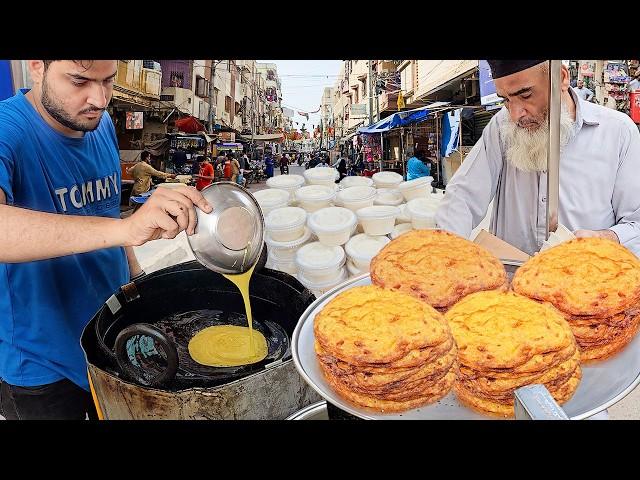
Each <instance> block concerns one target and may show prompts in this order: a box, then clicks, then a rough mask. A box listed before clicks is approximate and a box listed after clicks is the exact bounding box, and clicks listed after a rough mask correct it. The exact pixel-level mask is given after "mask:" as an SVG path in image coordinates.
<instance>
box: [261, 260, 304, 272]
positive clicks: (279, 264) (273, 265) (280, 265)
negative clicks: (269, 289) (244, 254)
mask: <svg viewBox="0 0 640 480" xmlns="http://www.w3.org/2000/svg"><path fill="white" fill-rule="evenodd" d="M264 266H265V267H267V268H270V269H272V270H279V271H281V272H285V273H288V274H289V275H297V274H298V266H297V265H296V263H295V262H286V261H285V262H283V261H280V260H277V259H275V258H273V257H271V256H269V257H267V263H265V265H264Z"/></svg>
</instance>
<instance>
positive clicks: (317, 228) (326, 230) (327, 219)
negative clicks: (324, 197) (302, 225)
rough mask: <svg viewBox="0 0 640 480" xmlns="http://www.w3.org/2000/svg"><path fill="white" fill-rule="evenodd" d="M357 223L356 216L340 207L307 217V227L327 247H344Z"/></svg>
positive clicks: (325, 209) (329, 208)
mask: <svg viewBox="0 0 640 480" xmlns="http://www.w3.org/2000/svg"><path fill="white" fill-rule="evenodd" d="M357 223H358V219H357V217H356V214H355V213H353V212H352V211H351V210H349V209H347V208H342V207H328V208H323V209H321V210H318V211H317V212H314V213H312V214H311V215H310V216H309V221H308V225H309V228H310V229H311V231H312V232H313V233H315V234H316V236H317V237H318V240H319V241H320V242H322V243H324V244H325V245H327V246H339V245H344V244H345V243H347V242H348V241H349V238H350V237H351V235H352V233H353V228H354V227H355V226H356V224H357Z"/></svg>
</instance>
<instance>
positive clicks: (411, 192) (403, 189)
mask: <svg viewBox="0 0 640 480" xmlns="http://www.w3.org/2000/svg"><path fill="white" fill-rule="evenodd" d="M431 182H433V177H420V178H416V179H415V180H409V181H407V182H402V183H401V184H400V185H398V190H400V193H402V195H403V196H404V199H405V200H406V201H407V202H408V201H409V200H413V199H414V198H420V197H427V196H428V195H429V194H430V193H431V191H432V190H433V187H432V186H431Z"/></svg>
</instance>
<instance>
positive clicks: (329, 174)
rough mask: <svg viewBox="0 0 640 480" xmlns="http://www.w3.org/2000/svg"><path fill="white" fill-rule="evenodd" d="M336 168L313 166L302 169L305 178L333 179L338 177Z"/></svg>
mask: <svg viewBox="0 0 640 480" xmlns="http://www.w3.org/2000/svg"><path fill="white" fill-rule="evenodd" d="M338 176H339V174H338V170H336V169H335V168H333V167H315V168H310V169H309V170H305V171H304V178H306V179H307V180H322V181H327V182H329V181H334V180H335V179H336V178H338Z"/></svg>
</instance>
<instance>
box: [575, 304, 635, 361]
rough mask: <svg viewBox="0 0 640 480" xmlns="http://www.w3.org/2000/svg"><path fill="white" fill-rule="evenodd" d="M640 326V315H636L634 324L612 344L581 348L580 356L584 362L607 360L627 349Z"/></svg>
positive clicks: (586, 345)
mask: <svg viewBox="0 0 640 480" xmlns="http://www.w3.org/2000/svg"><path fill="white" fill-rule="evenodd" d="M639 326H640V315H636V316H635V317H634V319H633V322H632V323H631V324H630V325H629V326H628V327H627V328H626V329H625V330H624V331H623V332H621V333H620V334H619V335H618V336H617V337H615V340H613V341H612V342H610V343H605V344H602V345H597V346H590V345H588V344H585V346H581V347H580V355H581V360H582V362H583V363H584V362H594V361H599V360H605V359H607V358H609V357H611V356H612V355H615V354H616V353H618V352H620V351H621V350H622V349H623V348H624V347H626V346H627V345H628V344H629V342H631V340H633V338H634V337H635V336H636V334H637V333H638V327H639Z"/></svg>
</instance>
